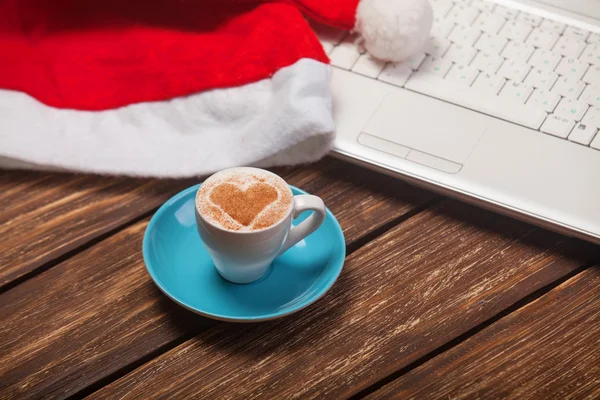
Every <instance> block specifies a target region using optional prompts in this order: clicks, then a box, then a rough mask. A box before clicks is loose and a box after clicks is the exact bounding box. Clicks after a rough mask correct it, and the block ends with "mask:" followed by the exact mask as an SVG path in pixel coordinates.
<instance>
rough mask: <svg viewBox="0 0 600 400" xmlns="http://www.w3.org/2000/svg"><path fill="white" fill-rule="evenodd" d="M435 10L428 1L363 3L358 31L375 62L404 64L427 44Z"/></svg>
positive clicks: (366, 0)
mask: <svg viewBox="0 0 600 400" xmlns="http://www.w3.org/2000/svg"><path fill="white" fill-rule="evenodd" d="M432 24H433V10H432V8H431V5H430V4H429V2H428V0H361V1H360V3H359V4H358V8H357V10H356V26H355V30H356V31H357V32H359V33H360V34H361V35H362V37H363V39H364V46H365V48H366V50H367V51H368V52H369V53H371V55H373V56H374V57H375V58H378V59H381V60H386V61H403V60H405V59H407V58H408V57H410V56H411V55H413V54H415V53H416V52H418V51H419V50H421V49H422V47H423V46H424V44H425V41H426V40H427V37H428V36H429V32H430V30H431V25H432Z"/></svg>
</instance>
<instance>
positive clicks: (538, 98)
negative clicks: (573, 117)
mask: <svg viewBox="0 0 600 400" xmlns="http://www.w3.org/2000/svg"><path fill="white" fill-rule="evenodd" d="M559 101H560V96H559V95H557V94H556V93H552V92H549V91H547V90H540V89H535V90H534V91H533V94H532V95H531V97H529V100H527V104H529V105H532V106H536V107H539V108H541V109H542V110H544V111H546V112H549V113H550V112H552V111H554V109H555V108H556V105H557V104H558V102H559Z"/></svg>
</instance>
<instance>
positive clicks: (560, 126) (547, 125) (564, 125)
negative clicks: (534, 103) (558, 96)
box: [541, 114, 575, 139]
mask: <svg viewBox="0 0 600 400" xmlns="http://www.w3.org/2000/svg"><path fill="white" fill-rule="evenodd" d="M573 126H575V121H573V120H571V119H569V118H564V117H559V116H558V115H555V114H552V115H550V116H548V118H546V121H544V124H543V125H542V128H541V131H542V132H544V133H549V134H550V135H553V136H557V137H559V138H563V139H566V138H567V136H569V133H571V130H572V129H573Z"/></svg>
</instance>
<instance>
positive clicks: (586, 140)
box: [569, 122, 598, 146]
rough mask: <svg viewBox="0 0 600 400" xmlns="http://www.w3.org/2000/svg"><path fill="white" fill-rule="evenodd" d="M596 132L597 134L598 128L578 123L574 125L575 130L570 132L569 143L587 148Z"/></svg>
mask: <svg viewBox="0 0 600 400" xmlns="http://www.w3.org/2000/svg"><path fill="white" fill-rule="evenodd" d="M596 132H598V128H596V127H595V126H592V125H586V124H584V123H582V122H578V123H577V125H575V128H573V130H572V131H571V134H570V135H569V140H570V141H571V142H575V143H579V144H582V145H584V146H588V145H589V144H590V143H591V142H592V139H593V138H594V136H596Z"/></svg>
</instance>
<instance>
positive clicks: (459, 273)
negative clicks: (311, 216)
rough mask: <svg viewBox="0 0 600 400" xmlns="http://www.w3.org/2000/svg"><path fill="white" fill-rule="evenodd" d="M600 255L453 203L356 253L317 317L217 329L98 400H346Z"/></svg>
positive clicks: (314, 310) (308, 314)
mask: <svg viewBox="0 0 600 400" xmlns="http://www.w3.org/2000/svg"><path fill="white" fill-rule="evenodd" d="M599 252H600V249H599V248H598V247H594V246H592V245H588V244H585V243H583V242H579V241H576V240H573V239H568V238H565V237H561V236H559V235H556V234H553V233H549V232H546V231H542V230H539V229H536V228H532V227H531V226H529V225H526V224H523V223H520V222H517V221H514V220H510V219H508V218H504V217H500V216H496V215H493V214H491V213H489V212H485V211H482V210H478V209H475V208H473V207H469V206H466V205H462V204H458V203H449V204H448V203H447V204H445V205H443V206H440V207H439V208H436V209H429V210H426V211H424V212H422V213H420V214H418V215H416V216H415V217H413V218H411V219H409V220H407V221H406V222H404V223H402V224H401V225H399V226H397V227H396V228H394V229H393V230H391V231H389V232H388V233H387V234H385V235H383V236H381V237H379V238H378V239H376V240H374V241H372V242H370V243H369V244H367V245H366V246H364V247H362V248H360V249H359V250H357V251H356V252H355V253H353V254H352V255H351V256H350V257H348V259H347V263H346V266H345V268H344V271H343V273H342V275H341V276H340V279H339V281H338V282H337V283H336V284H335V285H334V286H333V288H332V290H331V291H330V292H329V293H328V294H327V295H326V296H325V297H324V298H323V299H322V300H321V301H319V302H318V303H317V304H315V305H314V306H313V307H310V308H308V309H307V310H304V311H303V312H300V313H298V314H296V315H294V316H291V317H289V318H285V319H281V320H277V321H273V322H270V323H264V324H257V325H254V326H242V327H240V326H235V325H232V324H219V325H217V326H214V327H211V328H210V329H208V330H205V331H203V332H200V333H199V334H198V335H196V336H195V337H193V338H192V339H190V340H188V341H187V342H185V343H182V344H180V345H178V346H177V347H174V348H173V349H171V350H170V351H168V352H166V353H164V354H163V355H161V356H159V357H156V358H154V359H153V360H151V361H149V362H147V363H146V364H144V365H142V366H140V367H139V368H137V369H136V370H134V371H133V372H131V373H129V374H128V375H125V376H123V377H122V378H121V379H119V380H117V381H115V382H113V383H112V384H110V385H107V386H105V387H104V388H102V389H101V390H99V391H97V392H96V393H94V394H93V395H92V398H155V397H166V398H184V397H193V398H208V399H215V398H244V399H245V398H255V397H258V398H292V397H301V398H344V397H347V396H350V395H352V394H355V393H357V392H358V391H360V390H363V389H364V388H366V387H368V386H370V385H372V384H373V383H375V382H377V381H379V380H380V379H382V378H384V377H386V376H388V375H389V374H391V373H393V372H394V371H397V370H398V369H400V368H402V367H404V366H406V365H408V364H409V363H411V362H412V361H414V360H416V359H418V358H420V357H422V356H423V355H425V354H427V353H429V352H431V351H432V350H434V349H436V348H437V347H439V346H441V345H443V344H444V343H446V342H448V341H449V340H451V339H453V338H455V337H457V336H459V335H461V334H463V333H464V332H466V331H468V330H469V329H471V328H473V327H474V326H476V325H478V324H480V323H481V322H483V321H485V320H486V319H488V318H490V317H491V316H493V315H495V314H496V313H498V312H499V311H501V310H503V309H505V308H506V307H508V306H510V305H512V304H514V303H515V302H516V301H518V300H519V299H521V298H523V297H524V296H526V295H528V294H530V293H532V292H533V291H535V290H536V289H538V288H540V287H542V286H544V285H546V284H548V283H550V282H553V281H554V280H556V279H557V278H559V277H561V276H564V275H565V274H567V273H569V272H570V271H572V270H573V269H575V268H577V267H578V266H580V265H582V264H583V263H586V262H588V261H589V260H590V259H592V258H593V257H597V256H598V254H599Z"/></svg>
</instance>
